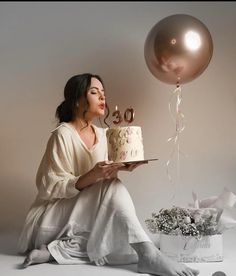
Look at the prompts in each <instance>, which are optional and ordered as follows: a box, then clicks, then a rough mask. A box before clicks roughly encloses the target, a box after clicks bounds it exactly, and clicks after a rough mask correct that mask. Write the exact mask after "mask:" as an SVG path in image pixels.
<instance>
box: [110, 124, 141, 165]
mask: <svg viewBox="0 0 236 276" xmlns="http://www.w3.org/2000/svg"><path fill="white" fill-rule="evenodd" d="M106 134H107V144H108V159H109V160H112V161H114V162H130V161H139V160H144V149H143V138H142V130H141V127H139V126H127V127H116V128H110V129H108V130H107V133H106Z"/></svg>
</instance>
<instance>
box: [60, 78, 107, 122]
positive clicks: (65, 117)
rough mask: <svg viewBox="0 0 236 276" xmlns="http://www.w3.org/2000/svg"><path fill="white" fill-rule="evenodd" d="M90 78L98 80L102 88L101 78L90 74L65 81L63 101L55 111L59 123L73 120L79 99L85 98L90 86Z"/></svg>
mask: <svg viewBox="0 0 236 276" xmlns="http://www.w3.org/2000/svg"><path fill="white" fill-rule="evenodd" d="M92 78H96V79H98V80H99V81H100V82H101V83H102V85H103V87H104V84H103V80H102V79H101V77H100V76H98V75H93V74H90V73H85V74H81V75H75V76H73V77H71V78H70V79H69V80H68V81H67V83H66V86H65V88H64V98H65V99H64V101H63V102H62V103H61V104H60V105H59V106H58V107H57V109H56V117H57V118H58V120H59V123H62V122H69V121H71V120H73V119H74V118H75V116H76V110H77V105H78V102H79V99H80V98H81V97H85V98H87V91H88V89H89V87H90V85H91V79H92ZM87 104H88V102H87ZM86 110H87V108H86ZM86 110H85V112H84V115H85V113H86Z"/></svg>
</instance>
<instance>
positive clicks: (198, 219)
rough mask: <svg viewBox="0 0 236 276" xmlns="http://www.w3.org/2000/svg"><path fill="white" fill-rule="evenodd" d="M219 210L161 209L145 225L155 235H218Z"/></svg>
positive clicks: (174, 207)
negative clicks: (159, 233)
mask: <svg viewBox="0 0 236 276" xmlns="http://www.w3.org/2000/svg"><path fill="white" fill-rule="evenodd" d="M217 214H218V210H217V209H215V208H203V209H195V208H181V207H176V206H173V208H171V209H161V210H160V211H159V212H158V213H154V212H153V213H152V217H151V218H150V219H146V220H145V223H146V225H147V228H148V229H149V231H150V232H151V233H153V234H155V233H158V232H161V233H164V234H169V235H179V234H180V235H184V236H200V235H203V236H204V235H214V234H217V227H218V219H219V216H217Z"/></svg>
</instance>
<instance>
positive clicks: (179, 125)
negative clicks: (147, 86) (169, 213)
mask: <svg viewBox="0 0 236 276" xmlns="http://www.w3.org/2000/svg"><path fill="white" fill-rule="evenodd" d="M174 98H176V102H175V111H174V113H173V112H172V101H173V99H174ZM181 101H182V90H181V87H180V85H179V83H177V85H176V88H175V90H174V91H173V93H172V95H171V97H170V100H169V112H170V115H171V117H172V119H173V121H174V123H175V133H174V134H173V135H172V136H171V137H170V138H168V140H167V142H171V141H173V143H174V147H173V150H172V152H171V154H170V158H169V160H168V161H167V163H166V166H167V176H168V179H169V181H170V183H171V184H172V185H173V189H174V192H173V196H172V199H171V200H174V198H175V190H176V188H175V185H174V183H173V179H172V177H171V174H170V163H171V160H172V159H173V157H174V154H175V152H176V151H177V180H178V178H179V156H180V146H179V138H180V133H181V132H182V131H183V130H184V129H185V125H184V122H183V120H184V114H183V113H182V112H181V110H180V104H181Z"/></svg>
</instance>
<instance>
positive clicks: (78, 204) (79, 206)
mask: <svg viewBox="0 0 236 276" xmlns="http://www.w3.org/2000/svg"><path fill="white" fill-rule="evenodd" d="M64 97H65V100H64V101H63V102H62V103H61V104H60V105H59V106H58V108H57V111H56V116H57V118H58V119H59V123H60V124H59V126H58V127H57V128H56V129H55V130H54V131H52V134H51V136H50V138H49V141H48V144H47V148H46V151H45V154H44V156H43V159H42V161H41V164H40V166H39V169H38V172H37V177H36V184H37V189H38V195H37V197H36V200H35V202H34V203H33V205H32V206H31V208H30V210H29V213H28V215H27V218H26V221H25V225H24V228H23V231H22V234H21V237H20V239H19V252H21V253H28V255H27V257H26V259H25V261H24V263H23V267H27V266H29V265H31V264H35V263H44V262H49V261H51V260H56V261H57V262H58V263H59V264H77V263H86V262H90V263H91V262H94V263H95V264H96V265H104V264H110V265H112V264H129V263H137V264H138V271H139V272H141V273H152V274H157V275H163V276H164V275H176V276H177V275H181V276H182V275H183V276H184V275H188V276H193V275H197V274H198V271H196V270H193V269H190V268H188V267H186V266H185V265H182V264H178V263H175V262H173V261H171V260H170V259H168V258H167V257H166V256H164V255H163V254H162V253H161V252H160V251H159V250H158V249H157V248H156V247H155V245H154V244H153V243H152V241H151V240H150V238H149V237H148V236H147V234H146V233H145V231H144V230H143V228H142V226H141V224H140V223H139V221H138V218H137V216H136V213H135V208H134V205H133V202H132V199H131V197H130V195H129V193H128V191H127V189H126V188H125V186H124V185H123V184H122V183H121V181H120V180H119V179H118V178H117V173H118V171H120V170H126V171H132V170H133V169H135V168H136V167H137V166H138V165H134V164H132V165H129V166H121V165H115V164H113V163H112V162H109V161H106V160H107V141H106V129H103V128H99V127H97V126H95V125H94V124H93V123H92V122H93V120H94V119H95V118H96V117H98V118H100V117H101V116H103V115H105V107H106V102H105V91H104V85H103V81H102V79H101V78H100V77H99V76H97V75H92V74H81V75H76V76H73V77H72V78H70V79H69V80H68V82H67V84H66V86H65V90H64ZM104 160H105V161H104ZM143 163H145V162H143ZM139 165H140V164H139Z"/></svg>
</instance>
